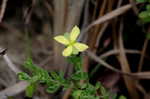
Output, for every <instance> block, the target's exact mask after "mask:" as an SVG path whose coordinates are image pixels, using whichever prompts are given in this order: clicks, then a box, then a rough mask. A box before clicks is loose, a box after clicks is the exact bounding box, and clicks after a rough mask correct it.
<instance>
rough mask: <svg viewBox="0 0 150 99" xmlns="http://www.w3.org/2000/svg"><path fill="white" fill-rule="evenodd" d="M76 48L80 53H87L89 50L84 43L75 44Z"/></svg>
mask: <svg viewBox="0 0 150 99" xmlns="http://www.w3.org/2000/svg"><path fill="white" fill-rule="evenodd" d="M74 47H75V48H76V49H77V50H78V51H80V52H83V51H85V50H86V49H87V48H89V47H88V46H87V45H86V44H83V43H75V44H74Z"/></svg>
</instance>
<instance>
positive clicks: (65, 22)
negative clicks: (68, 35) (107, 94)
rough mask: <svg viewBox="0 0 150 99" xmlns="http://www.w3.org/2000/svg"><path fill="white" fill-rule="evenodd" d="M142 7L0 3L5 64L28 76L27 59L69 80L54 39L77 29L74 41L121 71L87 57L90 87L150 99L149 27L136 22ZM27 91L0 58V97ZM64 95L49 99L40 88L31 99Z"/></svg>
mask: <svg viewBox="0 0 150 99" xmlns="http://www.w3.org/2000/svg"><path fill="white" fill-rule="evenodd" d="M146 4H147V3H137V2H136V1H134V0H1V1H0V5H1V6H0V48H7V52H6V53H7V55H8V57H9V59H10V60H11V61H12V62H13V63H14V64H15V66H16V68H19V70H21V71H26V70H24V68H23V66H22V64H23V63H24V61H25V60H26V58H27V57H28V56H29V55H31V56H32V58H33V60H34V62H35V63H36V64H37V65H39V66H41V67H42V68H44V69H46V70H48V71H50V70H61V71H64V72H65V73H66V76H67V75H69V74H70V73H71V72H72V66H71V65H70V64H68V63H67V62H66V61H65V58H64V57H63V56H62V54H61V52H62V49H63V47H62V46H61V44H58V43H57V42H55V41H54V40H53V37H54V36H56V35H59V34H63V33H65V32H69V31H70V30H71V29H72V27H74V26H75V25H77V26H79V27H80V29H81V35H80V37H79V39H78V40H79V41H81V42H84V43H86V44H87V45H89V51H90V52H92V53H94V54H96V55H97V56H98V57H99V58H100V59H103V60H104V62H105V63H107V64H108V65H109V64H110V66H112V67H113V68H116V69H118V70H119V72H116V71H115V70H113V69H112V70H110V68H107V66H104V67H102V66H103V65H107V64H103V63H102V64H101V63H100V62H97V61H96V60H95V59H94V58H92V59H91V57H92V56H91V55H90V54H87V53H85V54H83V61H84V63H83V68H84V71H86V72H89V74H92V76H91V82H92V83H94V82H96V81H100V82H102V84H103V85H104V86H105V87H106V88H108V89H109V90H110V91H111V92H112V93H117V94H123V95H125V96H126V97H128V98H129V99H141V97H144V99H150V97H149V92H150V87H149V82H150V80H149V79H150V73H149V70H150V66H149V65H150V62H149V61H150V57H149V54H150V52H149V50H150V47H149V43H148V42H149V34H148V33H149V32H150V27H149V24H148V23H146V24H143V23H142V22H141V21H140V19H139V18H138V16H139V13H140V12H141V11H143V10H145V5H146ZM120 72H121V73H120ZM123 73H128V74H129V75H133V74H136V75H138V76H136V77H137V78H136V77H135V76H126V75H124V74H123ZM23 85H24V86H23ZM16 86H17V87H16ZM25 86H26V83H22V82H21V83H20V81H18V78H17V75H16V72H14V71H13V70H12V68H10V67H9V66H8V64H7V62H5V58H4V57H2V56H1V57H0V90H1V91H0V96H1V95H3V94H4V93H8V96H11V95H13V96H14V98H12V99H27V98H26V97H25V95H24V89H25V88H24V87H25ZM21 88H22V89H21ZM17 89H20V90H19V91H17ZM14 90H16V91H14ZM63 94H64V92H62V91H60V92H57V93H55V94H47V93H46V92H45V91H44V87H43V86H42V85H41V86H40V87H39V88H38V90H37V92H36V94H35V95H34V97H33V99H60V97H61V96H62V95H63ZM6 96H7V94H6ZM10 99H11V97H10Z"/></svg>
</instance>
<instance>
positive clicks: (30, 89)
mask: <svg viewBox="0 0 150 99" xmlns="http://www.w3.org/2000/svg"><path fill="white" fill-rule="evenodd" d="M35 91H36V83H32V84H30V85H29V86H28V87H27V88H26V91H25V92H26V96H27V97H32V96H33V93H34V92H35Z"/></svg>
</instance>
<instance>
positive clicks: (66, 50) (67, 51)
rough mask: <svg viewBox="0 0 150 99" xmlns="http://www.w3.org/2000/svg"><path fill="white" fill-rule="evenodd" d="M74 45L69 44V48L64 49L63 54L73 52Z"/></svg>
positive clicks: (66, 54)
mask: <svg viewBox="0 0 150 99" xmlns="http://www.w3.org/2000/svg"><path fill="white" fill-rule="evenodd" d="M72 48H73V47H72V46H68V47H67V48H65V49H64V51H63V53H62V54H63V56H65V57H67V56H70V55H71V54H72Z"/></svg>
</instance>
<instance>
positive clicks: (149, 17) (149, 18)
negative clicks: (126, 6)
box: [136, 0, 150, 23]
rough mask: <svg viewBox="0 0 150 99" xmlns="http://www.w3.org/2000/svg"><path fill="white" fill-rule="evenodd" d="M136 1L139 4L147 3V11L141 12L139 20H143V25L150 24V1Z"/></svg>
mask: <svg viewBox="0 0 150 99" xmlns="http://www.w3.org/2000/svg"><path fill="white" fill-rule="evenodd" d="M136 1H137V2H139V3H145V2H147V4H146V6H144V7H145V10H144V11H141V12H140V13H139V18H140V19H141V21H142V22H143V23H148V22H150V0H136Z"/></svg>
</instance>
